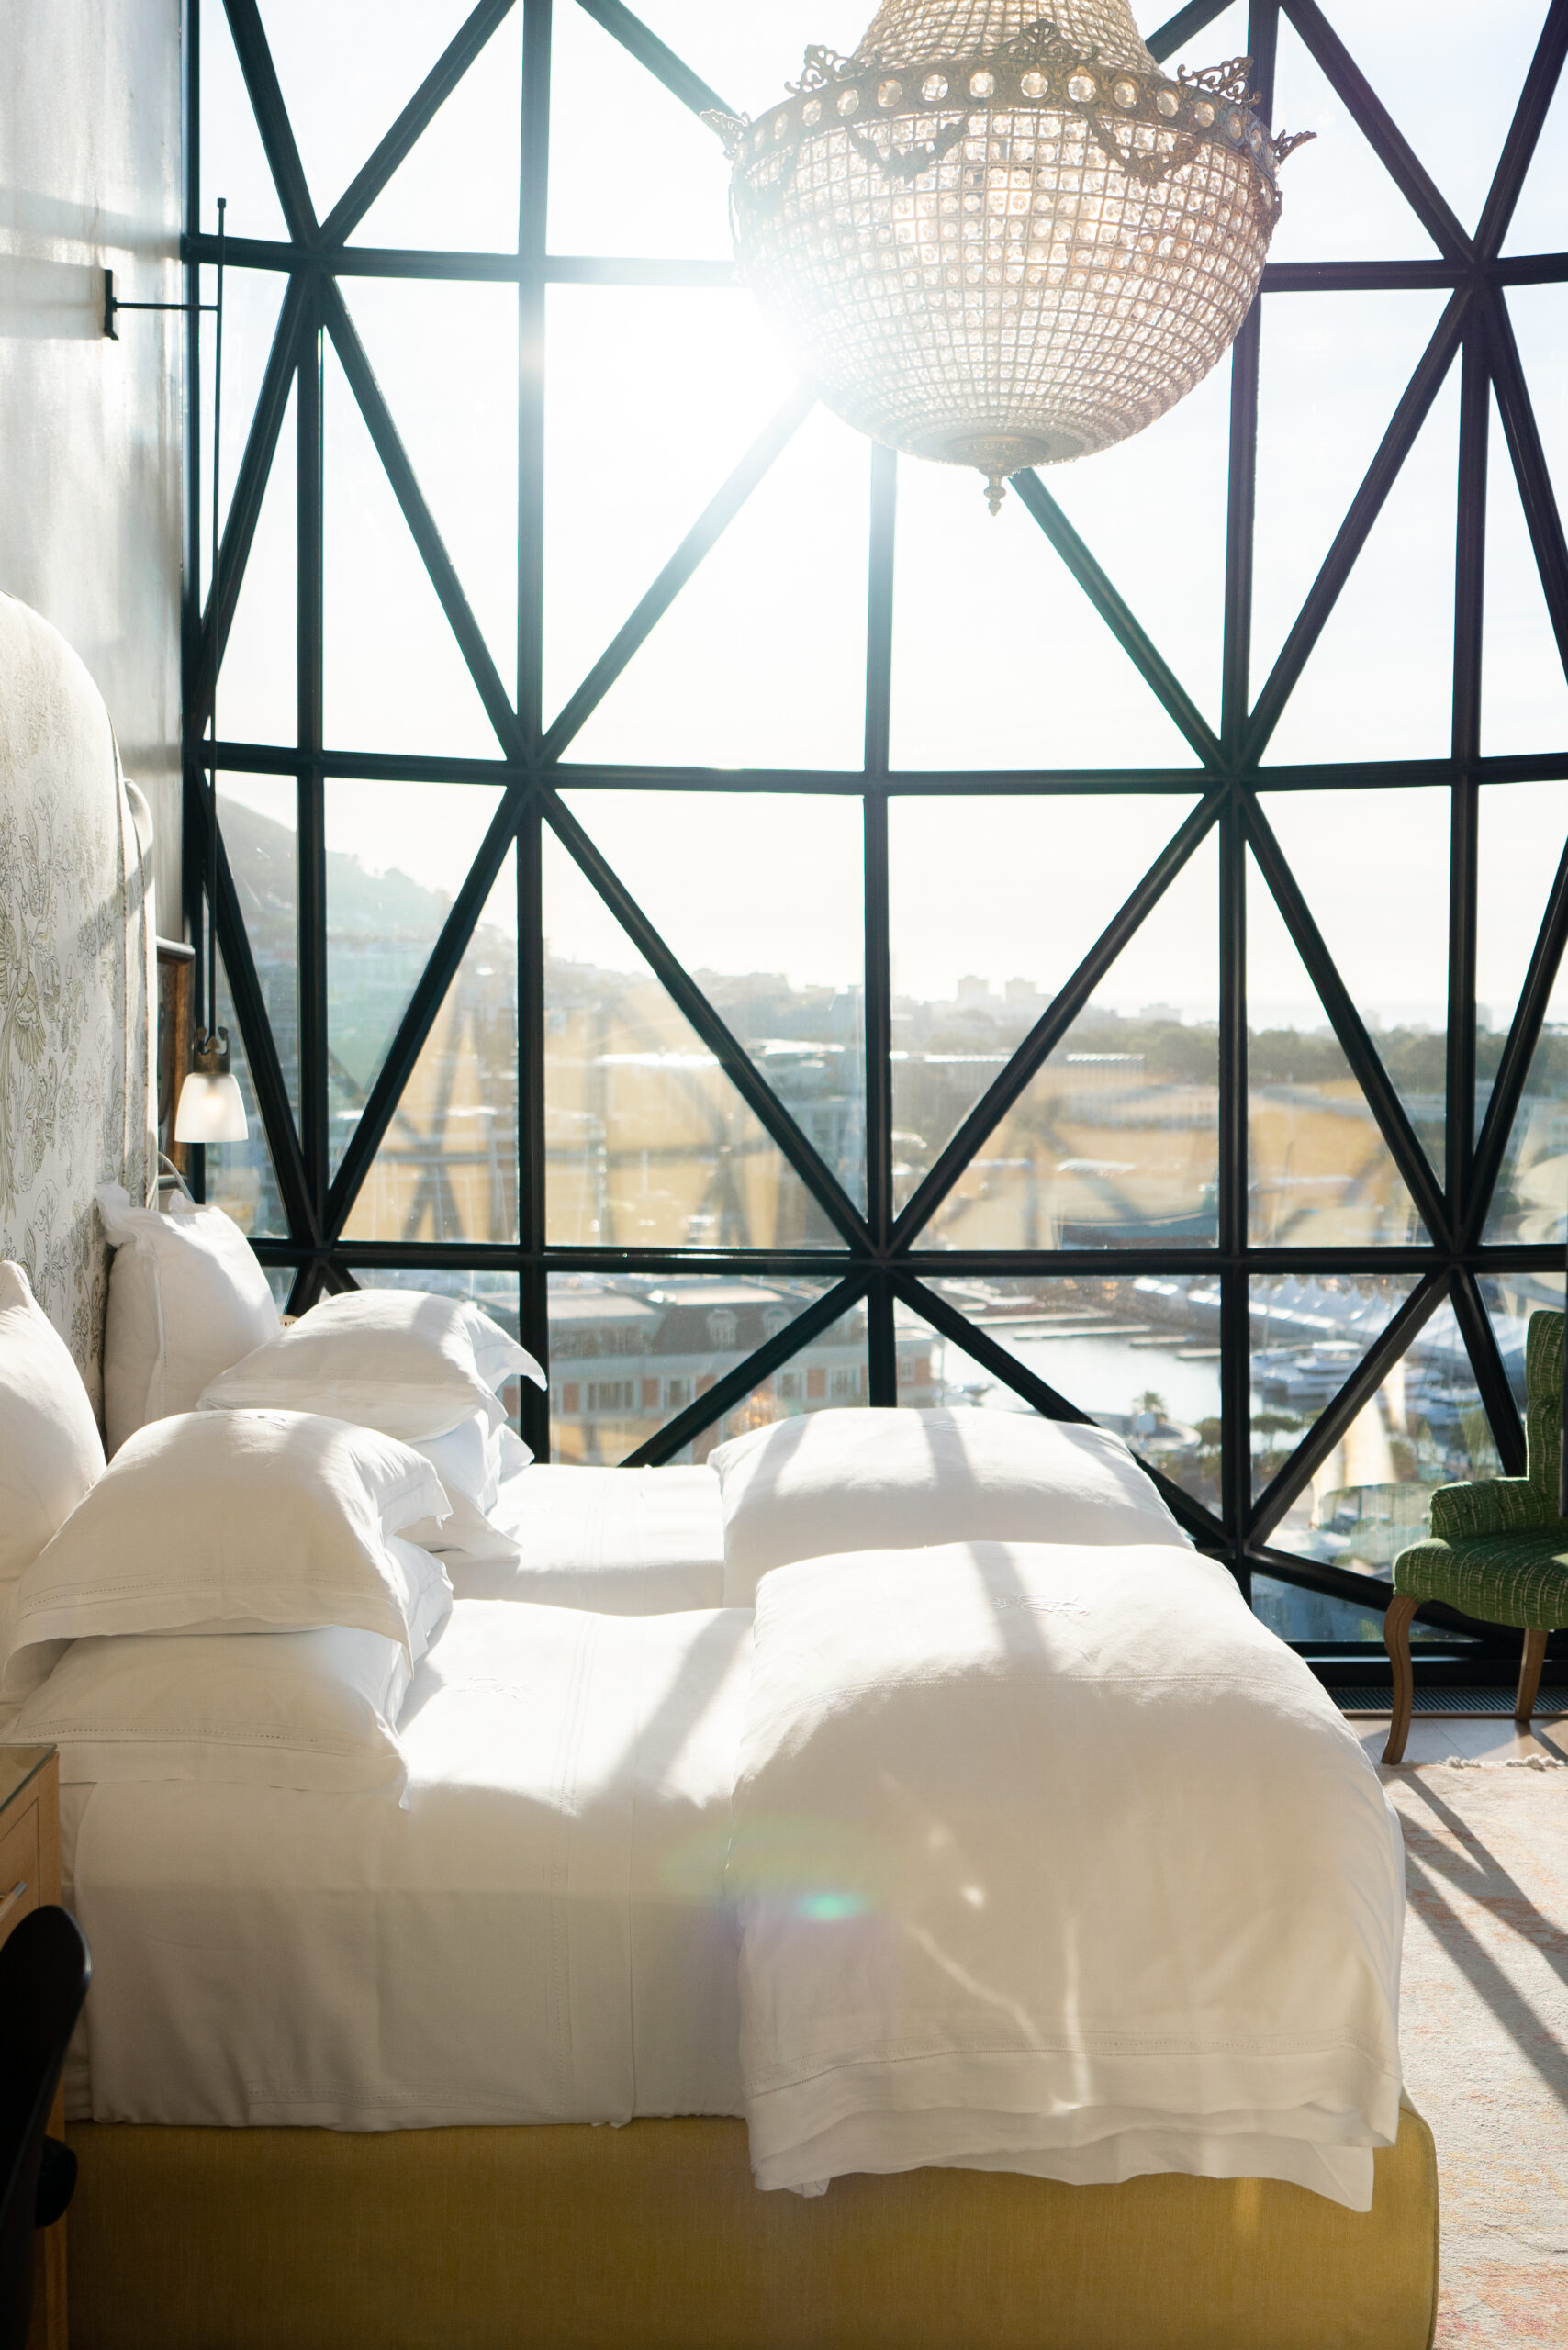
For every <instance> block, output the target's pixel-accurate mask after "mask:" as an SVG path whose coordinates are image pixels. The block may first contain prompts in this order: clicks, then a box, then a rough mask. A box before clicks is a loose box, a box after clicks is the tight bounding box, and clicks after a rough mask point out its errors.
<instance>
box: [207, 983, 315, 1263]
mask: <svg viewBox="0 0 1568 2350" xmlns="http://www.w3.org/2000/svg"><path fill="white" fill-rule="evenodd" d="M198 1017H199V1019H200V1022H201V1024H202V1026H203V1027H205V1026H206V1025H207V1015H206V1013H201V1014H199V1015H198ZM218 1026H219V1027H220V1028H227V1029H228V1031H229V1059H230V1067H231V1068H232V1069H233V1072H234V1075H235V1077H236V1079H237V1080H238V1081H239V1086H240V1093H241V1100H242V1101H243V1102H244V1104H245V1122H246V1125H248V1126H249V1128H250V1133H249V1135H248V1136H247V1137H246V1139H245V1140H244V1141H243V1142H211V1143H208V1144H207V1199H208V1200H209V1201H210V1202H211V1203H212V1204H213V1206H214V1207H219V1208H221V1209H222V1210H223V1212H224V1214H225V1215H228V1216H231V1217H232V1218H233V1220H234V1222H235V1223H236V1224H237V1225H239V1227H240V1229H241V1232H244V1233H248V1234H249V1235H250V1236H251V1237H252V1239H257V1240H261V1239H266V1240H286V1239H287V1238H288V1237H289V1234H288V1218H287V1216H286V1214H284V1211H283V1202H282V1200H281V1198H280V1197H279V1194H278V1187H277V1177H276V1175H275V1174H274V1170H273V1160H272V1153H271V1151H270V1150H269V1149H268V1147H267V1137H266V1129H265V1128H264V1127H263V1125H262V1113H261V1112H260V1111H259V1110H258V1109H257V1107H256V1089H255V1087H254V1086H253V1085H252V1082H251V1064H250V1062H249V1060H248V1059H247V1058H246V1057H245V1040H244V1038H243V1037H242V1036H241V1034H240V1022H239V1018H238V1015H237V1014H236V1013H235V1010H234V1002H233V998H232V997H231V996H230V992H229V974H228V972H227V971H226V970H225V969H224V968H223V961H222V957H219V958H218ZM289 1285H290V1287H292V1286H293V1283H292V1280H291V1281H290V1284H289Z"/></svg>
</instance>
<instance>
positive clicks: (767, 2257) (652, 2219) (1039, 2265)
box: [70, 2109, 1438, 2350]
mask: <svg viewBox="0 0 1568 2350" xmlns="http://www.w3.org/2000/svg"><path fill="white" fill-rule="evenodd" d="M70 2138H71V2143H72V2145H73V2147H74V2148H75V2150H76V2153H77V2154H78V2156H79V2158H80V2161H81V2178H80V2183H79V2185H78V2188H77V2191H76V2199H75V2201H74V2203H73V2206H72V2211H71V2220H70V2260H71V2340H72V2344H73V2350H1363V2345H1364V2350H1428V2345H1429V2344H1430V2342H1431V2339H1432V2327H1433V2322H1434V2317H1435V2311H1436V2301H1437V2281H1438V2186H1437V2165H1436V2160H1435V2157H1434V2154H1433V2149H1432V2138H1431V2132H1429V2131H1428V2128H1427V2125H1426V2123H1425V2122H1424V2121H1421V2119H1420V2118H1419V2116H1418V2115H1417V2114H1416V2113H1414V2112H1412V2111H1410V2110H1409V2109H1406V2112H1405V2113H1404V2115H1403V2116H1402V2120H1401V2127H1400V2132H1399V2143H1398V2144H1397V2146H1394V2147H1393V2148H1391V2149H1389V2151H1388V2152H1386V2153H1384V2154H1378V2156H1377V2157H1376V2165H1377V2187H1376V2192H1375V2196H1374V2199H1373V2205H1372V2210H1371V2212H1370V2213H1368V2214H1366V2215H1365V2216H1364V2217H1363V2216H1359V2215H1357V2214H1356V2213H1353V2212H1350V2211H1345V2210H1340V2209H1339V2207H1338V2205H1336V2204H1332V2203H1328V2202H1326V2201H1325V2200H1324V2199H1322V2197H1320V2196H1316V2195H1309V2194H1307V2193H1306V2192H1305V2190H1304V2189H1303V2188H1296V2187H1283V2186H1278V2185H1275V2184H1272V2183H1270V2182H1263V2181H1259V2180H1255V2179H1247V2180H1239V2181H1236V2182H1220V2181H1218V2180H1214V2179H1203V2178H1185V2177H1159V2178H1137V2179H1132V2180H1129V2181H1128V2182H1127V2183H1126V2185H1125V2186H1121V2187H1058V2186H1056V2185H1054V2184H1052V2183H1050V2182H1048V2181H1046V2180H1041V2179H1031V2178H1020V2177H1013V2176H1010V2175H1008V2174H1004V2173H991V2172H979V2171H961V2170H954V2171H932V2170H927V2171H913V2172H908V2173H905V2174H903V2175H902V2176H900V2177H891V2178H868V2177H857V2178H843V2179H839V2180H837V2181H835V2183H834V2186H833V2187H832V2188H830V2189H829V2191H828V2193H827V2194H826V2195H825V2196H823V2197H822V2198H820V2199H816V2200H813V2201H810V2202H807V2201H803V2200H802V2199H801V2198H800V2197H798V2196H794V2195H782V2194H779V2195H762V2194H759V2193H758V2192H757V2191H756V2188H754V2187H753V2185H752V2183H751V2174H750V2171H749V2169H748V2167H747V2162H746V2140H745V2128H744V2126H743V2125H742V2124H741V2123H740V2122H738V2121H633V2122H632V2123H631V2124H630V2125H629V2126H628V2127H627V2128H625V2129H622V2130H611V2129H588V2128H582V2127H577V2128H565V2127H563V2128H536V2129H472V2130H420V2131H397V2132H386V2133H385V2134H377V2133H365V2134H363V2135H350V2134H347V2133H340V2132H333V2131H327V2130H175V2129H149V2128H142V2127H131V2126H129V2125H122V2126H118V2127H109V2126H105V2125H102V2124H84V2125H81V2126H79V2127H76V2128H73V2130H72V2131H71V2132H70Z"/></svg>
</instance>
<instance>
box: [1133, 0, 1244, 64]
mask: <svg viewBox="0 0 1568 2350" xmlns="http://www.w3.org/2000/svg"><path fill="white" fill-rule="evenodd" d="M1229 6H1230V0H1188V6H1186V7H1185V8H1178V9H1177V11H1176V14H1175V15H1174V16H1173V17H1167V18H1166V20H1165V22H1164V23H1163V24H1162V25H1161V26H1160V28H1159V31H1158V32H1153V33H1150V35H1149V37H1148V53H1149V55H1150V56H1151V57H1152V58H1154V59H1155V60H1156V62H1158V63H1159V64H1161V65H1163V64H1164V62H1165V60H1166V59H1167V58H1168V57H1173V56H1174V55H1175V53H1176V51H1177V50H1179V49H1184V48H1185V47H1186V45H1187V43H1188V42H1189V41H1190V40H1193V39H1195V38H1196V36H1197V35H1198V34H1199V33H1201V32H1202V31H1204V28H1205V27H1206V26H1209V25H1212V24H1213V22H1214V20H1215V17H1223V16H1224V14H1225V12H1226V8H1228V7H1229Z"/></svg>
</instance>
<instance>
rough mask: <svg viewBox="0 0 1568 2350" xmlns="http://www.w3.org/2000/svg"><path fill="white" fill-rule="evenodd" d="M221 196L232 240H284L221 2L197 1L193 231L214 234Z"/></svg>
mask: <svg viewBox="0 0 1568 2350" xmlns="http://www.w3.org/2000/svg"><path fill="white" fill-rule="evenodd" d="M219 196H226V197H227V198H228V201H229V210H228V214H227V221H228V228H229V234H230V236H231V237H267V238H277V239H281V240H284V241H286V239H287V236H288V230H287V229H286V228H285V226H284V221H283V208H282V207H281V206H280V205H279V203H278V200H277V189H276V187H275V185H274V182H273V175H272V172H271V170H270V169H269V167H268V163H267V158H266V151H265V149H264V148H263V145H262V134H261V132H260V131H259V130H258V129H256V117H255V116H254V114H253V113H252V109H251V100H250V95H249V93H248V92H247V90H246V88H245V77H244V75H243V73H241V71H240V60H239V59H238V57H236V55H235V54H234V41H233V37H232V35H231V34H230V30H229V18H228V16H227V14H226V12H225V10H224V7H223V5H222V0H202V6H201V218H200V219H199V220H198V221H196V222H195V223H194V226H195V227H196V228H197V229H204V230H206V231H207V232H208V233H209V234H210V233H213V232H215V231H216V229H217V227H218V197H219ZM203 298H204V299H205V298H207V297H205V296H204V297H203Z"/></svg>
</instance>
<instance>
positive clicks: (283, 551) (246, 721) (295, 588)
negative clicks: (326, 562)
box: [218, 386, 299, 746]
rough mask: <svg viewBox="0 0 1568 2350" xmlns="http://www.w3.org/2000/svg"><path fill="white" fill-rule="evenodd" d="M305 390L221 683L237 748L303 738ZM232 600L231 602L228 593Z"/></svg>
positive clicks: (280, 457)
mask: <svg viewBox="0 0 1568 2350" xmlns="http://www.w3.org/2000/svg"><path fill="white" fill-rule="evenodd" d="M297 401H298V387H297V386H293V387H291V389H290V391H289V395H288V406H287V408H286V409H285V411H284V419H283V424H282V427H281V429H280V431H279V433H278V437H277V446H276V448H275V449H274V452H273V462H272V470H271V472H270V473H269V474H268V476H267V486H266V488H265V489H264V490H263V494H262V507H261V512H260V513H259V514H258V515H257V517H256V527H255V531H254V532H253V533H252V539H251V552H250V555H249V557H248V558H247V560H246V564H245V572H244V576H243V578H242V579H241V582H240V594H239V598H238V600H237V601H236V603H235V606H234V617H233V619H232V621H230V627H229V641H228V643H227V644H226V645H225V646H224V649H223V666H222V669H221V671H220V672H219V675H218V726H219V728H220V730H221V733H222V734H223V736H224V737H225V738H226V739H227V740H228V741H229V742H230V743H272V744H283V745H288V746H292V745H293V744H295V743H296V742H297V740H298V733H299V694H298V684H297V679H298V675H299V631H298V623H297V618H296V614H297V610H298V596H299V557H298V544H299V540H298V517H297V498H296V491H295V482H296V476H297V466H298V462H299V441H298V426H297ZM225 600H227V594H226V598H225Z"/></svg>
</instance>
